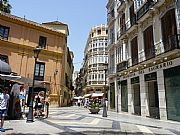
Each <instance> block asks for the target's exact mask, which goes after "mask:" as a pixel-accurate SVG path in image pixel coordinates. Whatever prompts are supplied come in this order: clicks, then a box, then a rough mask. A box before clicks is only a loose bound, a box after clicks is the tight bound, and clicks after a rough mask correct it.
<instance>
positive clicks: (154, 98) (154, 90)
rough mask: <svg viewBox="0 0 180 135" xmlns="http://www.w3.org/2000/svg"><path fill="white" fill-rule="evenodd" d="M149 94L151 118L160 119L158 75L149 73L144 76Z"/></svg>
mask: <svg viewBox="0 0 180 135" xmlns="http://www.w3.org/2000/svg"><path fill="white" fill-rule="evenodd" d="M144 78H145V82H146V87H147V94H148V103H149V104H148V107H149V116H150V117H151V118H158V119H159V118H160V114H159V96H158V95H159V94H158V85H157V73H156V72H153V73H149V74H145V75H144Z"/></svg>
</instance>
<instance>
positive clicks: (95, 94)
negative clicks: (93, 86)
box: [91, 93, 104, 97]
mask: <svg viewBox="0 0 180 135" xmlns="http://www.w3.org/2000/svg"><path fill="white" fill-rule="evenodd" d="M103 95H104V93H92V95H91V97H102V96H103Z"/></svg>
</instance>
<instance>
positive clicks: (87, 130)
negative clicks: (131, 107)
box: [3, 106, 180, 135]
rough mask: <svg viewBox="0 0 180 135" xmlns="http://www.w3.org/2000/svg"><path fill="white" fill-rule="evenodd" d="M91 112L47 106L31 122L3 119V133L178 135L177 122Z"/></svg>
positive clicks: (179, 134) (179, 128) (81, 109)
mask: <svg viewBox="0 0 180 135" xmlns="http://www.w3.org/2000/svg"><path fill="white" fill-rule="evenodd" d="M102 113H103V112H102V110H101V111H100V112H99V114H90V112H89V110H88V109H86V108H83V107H78V106H73V107H62V108H50V115H49V118H47V119H43V118H40V119H35V122H33V123H26V119H24V120H10V121H9V120H7V121H5V125H4V127H5V129H6V132H5V133H3V134H20V135H23V134H31V135H33V134H43V135H51V134H60V135H102V134H105V135H114V134H115V135H118V134H120V135H121V134H122V135H123V134H137V135H139V134H140V135H141V134H142V135H148V134H154V135H155V134H162V135H180V123H178V122H173V121H162V120H156V119H151V118H143V117H140V116H134V115H127V114H119V113H116V112H112V111H108V116H107V117H102Z"/></svg>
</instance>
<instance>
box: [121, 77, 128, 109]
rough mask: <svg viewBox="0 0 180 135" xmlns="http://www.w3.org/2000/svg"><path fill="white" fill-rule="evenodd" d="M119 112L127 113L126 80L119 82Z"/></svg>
mask: <svg viewBox="0 0 180 135" xmlns="http://www.w3.org/2000/svg"><path fill="white" fill-rule="evenodd" d="M121 111H123V112H128V90H127V80H123V81H121Z"/></svg>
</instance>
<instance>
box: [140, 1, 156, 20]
mask: <svg viewBox="0 0 180 135" xmlns="http://www.w3.org/2000/svg"><path fill="white" fill-rule="evenodd" d="M154 4H155V2H154V1H147V2H146V3H145V4H144V5H143V6H142V7H141V8H140V9H139V11H138V12H137V20H139V19H140V18H141V17H142V16H143V15H144V14H146V13H147V12H148V11H149V9H150V8H151V7H152V6H153V5H154Z"/></svg>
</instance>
